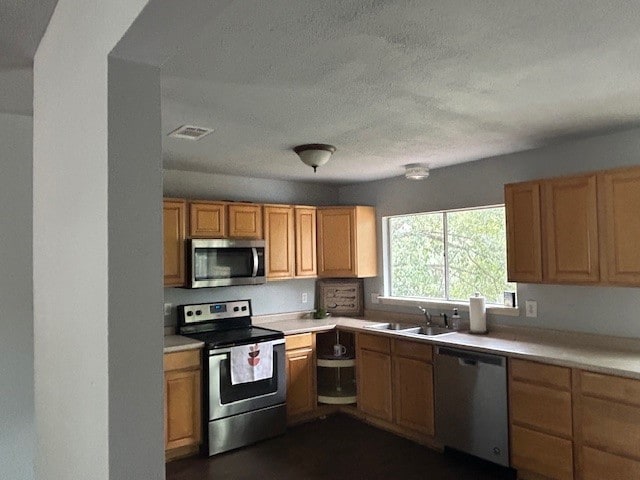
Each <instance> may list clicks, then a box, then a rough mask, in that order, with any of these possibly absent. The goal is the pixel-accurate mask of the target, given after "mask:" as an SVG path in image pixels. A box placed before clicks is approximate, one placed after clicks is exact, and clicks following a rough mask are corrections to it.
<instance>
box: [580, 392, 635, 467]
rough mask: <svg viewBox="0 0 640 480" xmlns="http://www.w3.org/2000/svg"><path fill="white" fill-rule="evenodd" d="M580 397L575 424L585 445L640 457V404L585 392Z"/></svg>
mask: <svg viewBox="0 0 640 480" xmlns="http://www.w3.org/2000/svg"><path fill="white" fill-rule="evenodd" d="M579 401H580V405H579V408H578V409H577V410H578V415H577V418H576V424H577V425H576V426H578V427H579V428H580V431H581V433H582V436H581V437H582V442H583V443H584V444H585V445H590V446H592V447H597V448H601V449H603V450H607V451H608V452H611V453H617V454H620V455H629V456H633V457H637V458H640V447H639V445H640V408H638V407H634V406H631V405H623V404H621V403H614V402H611V401H608V400H602V399H599V398H592V397H585V396H583V397H582V398H580V400H579ZM609 478H611V477H609Z"/></svg>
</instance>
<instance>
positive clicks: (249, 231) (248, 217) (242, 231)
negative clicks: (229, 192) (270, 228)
mask: <svg viewBox="0 0 640 480" xmlns="http://www.w3.org/2000/svg"><path fill="white" fill-rule="evenodd" d="M227 212H228V214H229V237H231V238H248V239H258V238H262V205H257V204H252V203H230V204H229V205H228V210H227Z"/></svg>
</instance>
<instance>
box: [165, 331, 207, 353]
mask: <svg viewBox="0 0 640 480" xmlns="http://www.w3.org/2000/svg"><path fill="white" fill-rule="evenodd" d="M203 346H204V342H201V341H200V340H194V339H193V338H188V337H183V336H182V335H165V336H164V353H171V352H180V351H182V350H193V349H196V348H202V347H203Z"/></svg>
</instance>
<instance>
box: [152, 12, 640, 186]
mask: <svg viewBox="0 0 640 480" xmlns="http://www.w3.org/2000/svg"><path fill="white" fill-rule="evenodd" d="M639 20H640V2H637V0H630V1H603V0H563V1H556V2H551V1H544V2H535V1H531V0H509V1H507V2H505V1H504V0H484V1H478V0H446V1H444V0H443V1H425V0H416V1H401V0H394V1H382V0H370V1H364V0H351V1H348V2H344V1H326V0H271V1H269V2H264V1H261V0H247V1H236V2H230V5H228V6H227V7H226V8H225V9H224V10H223V11H222V12H221V14H220V15H218V16H217V17H216V18H215V19H213V20H212V21H211V22H210V23H209V24H208V26H207V27H206V28H205V29H203V31H197V32H194V34H193V38H191V39H189V40H188V42H187V45H186V47H187V48H186V49H183V50H182V52H181V53H180V54H179V55H177V56H175V57H174V58H172V59H171V60H169V61H168V62H167V63H165V65H164V66H163V68H162V88H163V93H162V100H163V108H162V111H163V133H164V134H166V133H168V132H169V131H171V130H173V129H174V128H176V127H178V126H180V125H182V124H184V123H188V124H196V125H201V126H204V127H212V128H215V132H214V133H213V134H211V135H209V136H207V137H205V138H204V139H202V140H200V141H198V142H189V141H185V140H176V139H171V138H167V137H166V136H164V138H163V151H164V165H165V167H167V168H175V169H185V170H195V171H203V172H220V173H227V174H235V175H249V176H255V177H266V178H282V179H296V180H305V181H309V180H312V181H313V180H316V181H323V182H332V183H352V182H358V181H365V180H373V179H379V178H385V177H392V176H397V175H400V174H402V172H403V165H405V164H408V163H414V162H424V163H427V164H429V165H430V166H431V167H433V168H437V167H442V166H444V165H449V164H453V163H460V162H466V161H471V160H477V159H479V158H483V157H487V156H491V155H498V154H504V153H510V152H514V151H519V150H525V149H529V148H533V147H537V146H542V145H545V144H549V143H552V142H558V141H559V140H561V139H564V138H566V137H567V136H580V135H585V134H593V133H599V132H606V131H610V130H616V129H621V128H629V127H631V126H636V125H637V124H638V122H639V121H640V28H639V25H640V22H639ZM302 143H330V144H333V145H335V146H336V147H337V152H336V153H335V154H334V156H333V158H332V159H331V161H330V162H329V164H327V165H326V166H323V167H321V168H319V169H318V172H317V173H316V174H314V173H313V171H312V169H311V168H309V167H306V166H305V165H303V164H302V163H301V162H300V161H299V160H298V159H297V157H296V155H295V154H294V153H293V152H292V151H291V148H292V147H293V146H295V145H298V144H302Z"/></svg>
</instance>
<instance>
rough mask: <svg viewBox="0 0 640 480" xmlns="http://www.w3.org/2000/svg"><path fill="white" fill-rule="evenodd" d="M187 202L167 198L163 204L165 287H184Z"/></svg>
mask: <svg viewBox="0 0 640 480" xmlns="http://www.w3.org/2000/svg"><path fill="white" fill-rule="evenodd" d="M186 213H187V202H186V201H185V200H183V199H173V198H166V199H164V201H163V203H162V230H163V249H164V285H165V286H167V287H169V286H182V285H184V280H185V263H184V239H185V233H186Z"/></svg>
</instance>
